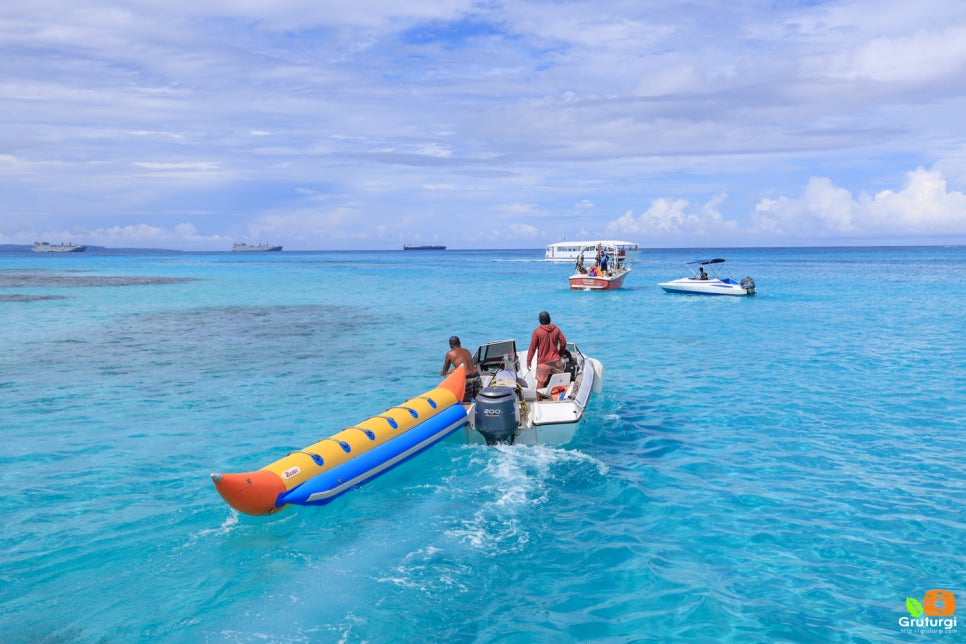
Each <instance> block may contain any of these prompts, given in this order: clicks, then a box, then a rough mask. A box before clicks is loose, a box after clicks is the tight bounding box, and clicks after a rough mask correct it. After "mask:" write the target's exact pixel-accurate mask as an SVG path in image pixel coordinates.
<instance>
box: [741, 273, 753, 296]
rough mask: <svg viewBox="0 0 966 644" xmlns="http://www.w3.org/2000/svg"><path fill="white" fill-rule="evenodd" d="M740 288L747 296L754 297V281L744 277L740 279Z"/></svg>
mask: <svg viewBox="0 0 966 644" xmlns="http://www.w3.org/2000/svg"><path fill="white" fill-rule="evenodd" d="M741 288H743V289H745V290H746V291H747V292H748V295H754V294H755V280H753V279H751V278H750V277H744V278H742V280H741Z"/></svg>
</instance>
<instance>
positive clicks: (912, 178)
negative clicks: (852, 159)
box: [753, 168, 966, 237]
mask: <svg viewBox="0 0 966 644" xmlns="http://www.w3.org/2000/svg"><path fill="white" fill-rule="evenodd" d="M753 221H754V224H755V227H756V228H757V230H758V232H761V233H768V234H772V233H774V234H778V235H782V236H791V237H794V236H797V235H801V234H803V233H804V234H806V235H815V236H830V235H838V234H846V235H848V236H853V237H855V236H873V237H879V236H883V235H888V236H916V235H963V234H966V194H963V193H962V192H960V191H958V190H949V189H948V188H947V186H946V179H945V177H944V176H943V175H942V173H941V172H939V171H938V170H935V169H934V170H925V169H923V168H917V169H916V170H913V171H912V172H909V173H908V174H907V175H906V179H905V183H904V184H903V186H902V187H901V188H900V189H899V190H897V191H893V190H883V191H881V192H879V193H876V194H874V195H870V194H868V193H865V192H863V193H860V194H859V195H858V196H857V197H853V196H852V194H851V193H850V192H849V191H848V190H846V189H844V188H840V187H837V186H835V185H834V184H833V183H832V181H831V179H828V178H825V177H812V178H811V179H810V180H809V182H808V185H807V186H806V187H805V190H804V191H803V192H802V194H801V195H800V196H798V197H794V198H789V197H781V198H778V199H764V200H762V201H761V202H760V203H759V204H758V205H757V207H756V208H755V212H754V215H753Z"/></svg>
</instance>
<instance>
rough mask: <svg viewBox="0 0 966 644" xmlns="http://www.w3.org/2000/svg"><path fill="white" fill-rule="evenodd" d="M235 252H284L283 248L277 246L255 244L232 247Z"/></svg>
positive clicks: (241, 244) (240, 244)
mask: <svg viewBox="0 0 966 644" xmlns="http://www.w3.org/2000/svg"><path fill="white" fill-rule="evenodd" d="M231 249H232V250H233V251H235V252H245V253H264V252H267V251H270V250H282V247H281V246H278V245H276V244H253V245H248V244H244V243H241V242H239V243H237V244H235V245H234V246H232V247H231Z"/></svg>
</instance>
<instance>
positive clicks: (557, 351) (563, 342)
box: [527, 311, 567, 389]
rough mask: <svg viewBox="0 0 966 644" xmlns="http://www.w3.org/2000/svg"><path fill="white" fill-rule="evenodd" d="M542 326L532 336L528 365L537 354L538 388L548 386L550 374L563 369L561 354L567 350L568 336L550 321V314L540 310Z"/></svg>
mask: <svg viewBox="0 0 966 644" xmlns="http://www.w3.org/2000/svg"><path fill="white" fill-rule="evenodd" d="M538 319H539V320H540V326H538V327H537V328H536V329H534V330H533V334H532V335H531V336H530V349H529V350H528V351H527V366H528V367H529V366H530V364H531V363H532V362H533V354H534V353H536V354H537V378H536V380H537V389H542V388H543V387H546V386H547V381H548V380H550V376H551V375H552V374H555V373H560V372H561V371H563V361H562V360H561V356H562V355H563V352H564V351H566V350H567V338H565V337H564V334H563V331H561V330H560V327H558V326H557V325H555V324H551V322H550V314H549V313H547V312H546V311H540V316H539V318H538Z"/></svg>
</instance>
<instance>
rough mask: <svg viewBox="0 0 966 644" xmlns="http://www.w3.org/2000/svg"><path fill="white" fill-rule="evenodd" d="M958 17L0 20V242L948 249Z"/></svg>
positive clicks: (411, 11)
mask: <svg viewBox="0 0 966 644" xmlns="http://www.w3.org/2000/svg"><path fill="white" fill-rule="evenodd" d="M964 115H966V3H963V2H960V1H958V0H944V1H937V0H917V1H916V2H908V1H907V0H906V1H903V2H895V1H893V0H870V1H866V0H856V1H849V2H834V1H833V2H820V1H811V2H793V1H783V0H772V1H770V2H757V1H754V0H752V1H742V2H735V3H726V2H720V0H713V1H705V0H695V1H692V2H667V1H666V0H662V1H661V2H652V1H650V0H633V1H629V2H624V1H622V0H614V1H611V2H600V1H599V0H593V1H587V2H572V1H568V0H557V1H529V0H526V1H502V0H487V1H482V2H477V1H472V0H435V1H431V0H407V1H406V2H399V1H398V0H353V1H352V2H333V1H330V0H316V1H314V2H310V1H305V0H301V1H296V0H272V1H271V2H263V1H257V0H205V1H203V2H197V1H194V2H185V1H184V0H165V1H143V0H139V1H131V0H111V1H110V2H108V1H104V2H101V1H99V0H31V1H30V2H29V3H28V2H21V3H14V2H5V3H2V5H0V244H32V243H33V242H35V241H48V242H51V243H58V242H75V243H84V244H88V245H101V246H108V247H115V248H170V249H180V250H229V249H230V248H231V245H232V243H234V242H242V241H243V242H248V243H259V242H263V243H264V242H271V243H278V244H283V245H284V247H285V249H286V250H347V249H360V250H362V249H399V248H401V246H402V244H404V243H424V244H425V243H434V244H445V245H447V246H448V247H449V248H453V249H460V248H463V249H488V248H506V249H511V248H542V247H544V246H546V245H547V244H550V243H553V242H557V241H562V240H583V239H618V240H627V241H634V242H637V243H639V244H641V245H642V246H643V247H645V248H720V247H748V246H842V245H923V244H929V245H931V244H963V243H966V117H964Z"/></svg>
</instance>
